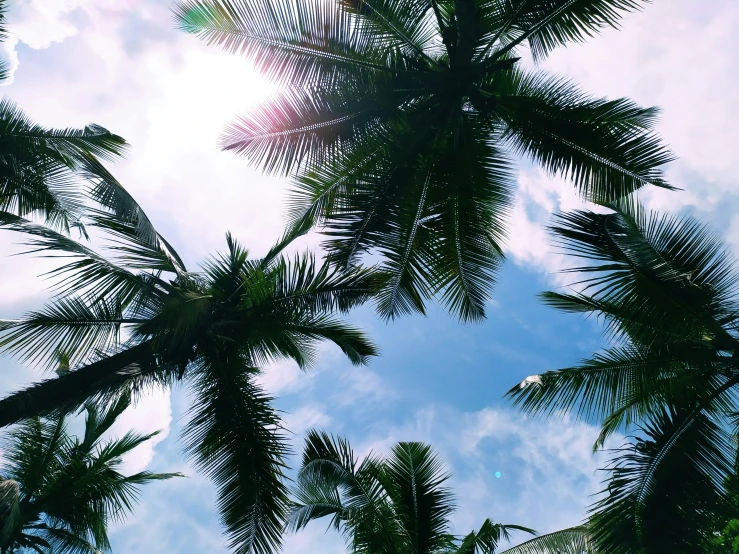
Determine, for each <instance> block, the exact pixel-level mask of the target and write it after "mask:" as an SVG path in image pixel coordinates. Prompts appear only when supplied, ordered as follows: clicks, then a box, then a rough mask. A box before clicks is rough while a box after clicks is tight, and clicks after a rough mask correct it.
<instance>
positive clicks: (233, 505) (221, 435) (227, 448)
mask: <svg viewBox="0 0 739 554" xmlns="http://www.w3.org/2000/svg"><path fill="white" fill-rule="evenodd" d="M191 375H192V378H191V380H190V386H191V387H192V392H193V394H194V396H195V399H194V402H193V404H192V407H191V409H190V420H189V421H188V423H187V424H186V426H185V429H184V431H183V438H184V441H185V452H186V453H187V455H188V456H190V457H191V458H193V460H194V463H195V466H196V467H197V468H198V470H199V471H202V472H203V474H204V475H205V476H207V477H208V478H210V479H212V480H213V482H214V484H215V485H216V488H217V490H218V502H217V505H218V510H219V512H220V514H221V519H222V521H223V524H224V526H225V527H226V530H227V532H228V536H229V539H230V546H231V548H233V549H234V551H235V552H239V553H244V554H246V553H251V552H254V553H256V554H266V553H268V552H272V551H273V549H275V548H277V547H279V545H280V543H281V541H282V529H283V525H284V523H283V522H284V520H285V517H286V515H287V510H288V497H287V489H286V486H285V484H284V477H283V469H284V467H285V464H284V457H285V455H286V454H287V452H288V449H287V444H286V441H285V438H284V436H283V434H282V432H281V424H280V418H279V417H278V415H277V413H276V412H275V410H274V409H273V408H272V407H271V405H270V404H271V400H272V399H271V398H270V397H269V396H267V395H266V394H265V393H264V392H263V391H262V390H261V388H260V387H259V386H258V385H257V384H255V382H254V370H252V369H249V368H248V367H245V366H244V365H243V363H242V361H241V359H240V356H239V354H238V352H237V351H235V350H233V351H231V352H229V353H226V352H223V353H221V354H220V355H219V357H218V358H211V359H207V360H203V361H202V362H201V365H200V367H199V369H198V371H197V372H193V373H192V374H191ZM195 375H197V376H195Z"/></svg>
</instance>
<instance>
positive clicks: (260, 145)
mask: <svg viewBox="0 0 739 554" xmlns="http://www.w3.org/2000/svg"><path fill="white" fill-rule="evenodd" d="M411 96H412V92H404V91H396V90H395V87H394V86H393V81H392V80H391V79H390V77H385V78H377V79H375V80H374V82H373V83H361V84H356V85H354V86H352V84H351V83H348V84H347V85H346V86H344V87H342V88H341V89H338V90H336V89H332V88H328V87H326V86H325V85H322V86H311V87H306V88H305V89H298V90H292V89H291V90H287V91H284V92H278V93H277V94H276V95H275V96H274V97H273V98H271V99H270V100H268V101H267V102H266V103H265V104H263V105H262V106H260V107H259V108H258V109H255V110H254V111H252V112H250V113H248V114H247V115H245V116H242V117H240V118H239V119H237V120H236V121H235V122H234V123H231V124H230V125H229V126H228V127H227V129H226V131H225V133H224V135H223V137H222V139H221V144H222V146H223V148H224V150H233V151H234V152H236V153H237V154H242V155H244V156H246V157H248V158H249V159H250V161H251V162H252V163H253V164H255V165H259V166H262V167H263V168H264V170H265V171H267V172H269V173H272V172H277V173H284V174H289V173H291V172H293V171H295V170H297V169H299V168H303V167H310V166H313V165H320V164H321V163H323V161H325V160H327V159H329V158H330V157H331V156H332V155H334V154H336V153H337V152H339V151H341V150H346V149H349V148H351V147H352V146H353V145H354V144H356V143H357V142H359V141H362V140H364V139H365V138H366V137H368V136H370V135H371V134H372V133H373V132H376V131H377V128H378V126H379V125H380V124H381V123H380V122H381V118H387V117H392V116H393V114H397V113H399V106H400V105H401V104H402V103H403V102H404V101H406V100H407V99H408V98H409V97H411Z"/></svg>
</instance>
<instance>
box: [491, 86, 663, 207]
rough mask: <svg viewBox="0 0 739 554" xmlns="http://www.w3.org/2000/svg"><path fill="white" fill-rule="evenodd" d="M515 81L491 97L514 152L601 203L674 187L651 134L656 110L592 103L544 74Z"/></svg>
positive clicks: (497, 88)
mask: <svg viewBox="0 0 739 554" xmlns="http://www.w3.org/2000/svg"><path fill="white" fill-rule="evenodd" d="M512 75H513V78H512V79H510V80H505V79H498V80H497V81H493V83H492V84H491V88H490V90H489V92H490V93H491V94H494V95H495V96H496V103H495V104H494V107H493V110H494V111H495V114H496V115H497V116H498V117H499V118H500V119H501V120H502V121H503V122H504V124H505V132H504V135H503V139H504V140H505V141H507V142H508V144H509V145H510V146H511V147H512V148H513V150H514V151H515V152H516V153H518V154H521V155H523V156H528V157H530V158H532V159H534V160H535V161H536V162H538V163H539V164H540V165H541V166H542V167H544V168H545V169H546V170H547V171H548V172H550V173H552V174H558V175H562V176H563V177H566V178H568V179H570V180H571V181H572V182H573V184H574V185H575V187H576V188H577V189H578V190H579V192H580V193H581V194H582V195H583V196H585V197H586V198H588V199H590V200H593V201H596V202H601V203H602V202H609V201H613V200H616V199H618V198H621V197H623V196H625V195H627V194H630V193H632V192H634V191H635V190H637V189H639V188H641V187H643V186H645V185H655V186H659V187H663V188H670V187H669V185H668V184H667V182H666V181H665V179H664V178H663V176H662V170H661V167H662V166H663V165H665V164H666V163H668V162H670V161H672V160H673V159H674V158H673V156H672V155H671V154H670V153H669V151H668V150H667V149H666V148H665V146H663V144H662V143H661V141H660V140H659V139H658V137H657V136H656V135H655V134H654V133H653V132H652V130H651V129H652V126H653V124H654V120H655V117H656V115H657V110H656V109H654V108H641V107H639V106H637V105H636V104H634V103H633V102H631V101H629V100H626V99H623V98H622V99H618V100H605V99H597V98H593V97H591V96H589V95H586V94H584V93H583V92H582V91H581V90H580V89H579V88H577V87H576V86H574V85H573V84H572V83H570V82H569V81H566V80H564V79H561V78H552V77H548V76H546V75H544V74H541V73H532V74H527V73H524V72H521V71H514V72H512Z"/></svg>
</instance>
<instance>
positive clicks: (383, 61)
mask: <svg viewBox="0 0 739 554" xmlns="http://www.w3.org/2000/svg"><path fill="white" fill-rule="evenodd" d="M643 3H644V2H642V1H640V0H453V1H452V0H303V1H300V2H293V1H291V0H281V1H279V2H268V3H265V2H262V1H259V0H178V3H177V5H176V8H175V14H176V18H177V20H178V22H179V25H180V27H181V28H182V29H183V30H185V31H187V32H190V33H194V34H197V35H198V36H200V37H201V38H203V39H205V40H206V41H208V42H209V43H212V44H218V45H221V46H222V47H223V48H225V49H226V50H228V51H230V52H239V53H243V54H245V55H246V56H247V57H248V58H249V60H250V61H251V62H252V63H253V64H254V65H255V66H256V67H257V68H258V69H260V70H261V71H262V72H263V73H264V74H265V75H266V76H267V77H269V78H272V79H273V80H275V81H276V82H277V83H278V85H280V86H281V87H282V91H281V92H280V93H279V94H277V95H276V96H275V97H274V98H273V99H272V100H270V101H269V102H267V103H266V104H265V105H264V106H262V107H261V108H260V109H259V110H257V111H255V112H253V113H250V114H248V115H246V116H245V117H242V118H241V119H239V120H238V121H236V122H235V123H233V124H232V125H231V126H230V127H229V128H228V130H227V132H226V133H225V135H224V138H223V146H224V148H225V149H227V150H233V151H234V152H237V153H239V154H243V155H244V156H246V157H247V158H248V159H249V160H250V161H251V162H253V163H254V164H257V165H260V166H261V167H263V168H264V170H266V171H268V172H278V173H285V174H287V173H295V174H296V175H297V179H296V181H295V190H294V196H293V198H292V203H291V210H290V214H291V222H292V223H293V224H297V225H301V226H302V225H303V224H304V223H305V222H306V221H307V222H309V223H310V224H314V225H319V226H323V227H324V228H325V234H326V235H327V236H328V237H329V238H328V239H327V241H326V242H325V243H324V246H325V247H326V248H327V250H328V252H329V255H330V260H331V261H332V263H335V264H338V265H340V266H350V265H353V264H355V263H358V262H359V261H360V259H361V258H362V256H364V255H365V254H369V255H375V256H377V255H379V257H380V258H381V260H382V269H383V270H384V271H386V272H387V273H388V274H389V277H390V278H389V279H388V280H387V283H386V285H385V287H384V288H383V289H382V291H381V292H380V296H379V303H378V311H379V313H380V314H381V315H382V316H384V317H386V318H394V317H396V316H399V315H401V314H404V313H408V312H412V311H420V312H423V311H424V305H425V301H426V300H428V299H430V298H431V297H433V296H437V297H439V298H440V299H441V301H442V302H443V303H444V304H445V305H446V306H447V307H448V308H449V310H450V311H451V312H454V313H456V314H457V315H458V316H459V317H460V318H461V319H462V320H477V319H480V318H482V317H484V314H485V303H486V301H487V300H488V299H489V298H490V294H491V289H492V285H493V282H494V275H495V272H496V270H497V268H498V266H499V265H500V262H501V260H502V248H503V246H502V245H503V241H504V239H505V236H506V216H507V214H508V212H509V210H510V208H511V201H512V194H513V190H514V187H515V174H514V172H513V166H512V160H513V159H514V158H515V157H516V156H517V155H521V156H526V157H528V158H530V159H531V160H533V161H535V162H537V163H539V164H540V165H541V166H542V167H544V168H545V169H546V170H547V171H548V172H550V173H552V174H556V175H562V176H565V177H568V178H569V179H570V180H571V181H572V183H573V184H574V186H575V187H576V188H577V189H578V191H579V192H580V193H581V194H582V195H583V196H584V197H585V198H588V199H598V200H601V201H604V200H611V199H615V198H619V197H621V196H623V195H625V194H628V193H630V192H632V191H634V190H636V189H638V188H640V187H642V186H644V185H647V184H653V185H657V186H660V187H667V186H668V185H667V183H666V182H665V180H664V179H663V177H662V173H661V169H660V166H662V165H663V164H665V163H666V162H668V161H669V160H670V159H671V156H670V154H669V153H668V152H667V150H666V149H665V148H664V147H663V146H662V145H661V144H660V142H659V140H658V139H657V138H656V137H655V135H654V134H653V133H652V127H653V124H654V121H655V116H656V114H657V110H656V109H654V108H646V109H645V108H641V107H639V106H637V105H636V104H634V103H633V102H631V101H629V100H627V99H623V98H622V99H617V100H605V99H602V98H594V97H592V96H589V95H587V94H586V93H584V92H583V91H582V90H581V89H579V88H578V87H577V86H576V85H575V84H573V83H572V82H570V81H567V80H566V79H562V78H558V77H552V76H548V75H545V74H543V73H541V72H532V71H529V70H526V69H523V68H521V67H520V64H518V61H519V59H520V58H519V56H520V52H519V51H520V49H521V48H523V47H524V46H525V45H528V46H529V49H530V51H531V54H532V55H533V57H534V60H536V61H538V60H541V59H543V58H545V57H546V56H547V55H548V54H549V52H550V51H551V50H553V49H554V48H556V47H557V46H560V45H566V44H568V43H571V42H582V41H584V40H585V39H587V38H588V37H590V36H592V35H594V34H596V33H598V32H599V31H600V30H601V29H602V28H604V27H615V26H617V24H618V22H619V20H620V18H621V16H622V14H623V13H625V12H629V11H633V10H637V9H639V7H640V6H641V5H642V4H643Z"/></svg>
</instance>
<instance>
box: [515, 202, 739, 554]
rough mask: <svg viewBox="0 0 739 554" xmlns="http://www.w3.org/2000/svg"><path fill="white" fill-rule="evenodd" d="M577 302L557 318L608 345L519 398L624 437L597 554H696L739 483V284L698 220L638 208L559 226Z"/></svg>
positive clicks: (529, 383) (597, 511)
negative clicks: (573, 260)
mask: <svg viewBox="0 0 739 554" xmlns="http://www.w3.org/2000/svg"><path fill="white" fill-rule="evenodd" d="M552 230H553V232H554V234H555V236H556V237H557V239H558V240H559V241H561V243H562V244H563V245H564V247H565V249H566V250H567V251H569V252H570V253H571V254H574V255H575V256H578V257H580V258H581V259H584V260H587V261H586V262H585V263H584V264H583V265H582V266H581V267H576V268H574V269H572V270H571V271H575V272H580V273H582V274H583V275H584V276H585V277H584V280H582V281H580V283H579V287H580V289H579V290H576V291H574V292H570V293H555V292H549V293H546V294H545V295H544V300H545V302H547V303H548V304H549V305H551V306H554V307H555V308H558V309H560V310H563V311H566V312H573V313H581V314H586V315H591V314H593V315H595V316H597V318H598V320H599V321H602V322H603V324H604V328H605V334H606V336H607V337H608V338H609V339H611V342H612V345H611V346H610V347H609V348H607V349H605V350H604V351H602V352H599V353H597V354H595V355H594V356H593V357H591V358H589V359H586V360H584V361H582V362H581V363H580V364H579V365H577V366H574V367H570V368H566V369H562V370H560V371H549V372H546V373H544V374H543V375H541V376H537V377H534V378H529V379H527V380H526V381H525V382H524V383H522V384H521V385H520V386H517V387H515V388H513V389H512V390H511V391H510V392H509V395H510V396H511V397H512V398H513V400H514V402H515V403H516V404H518V405H520V407H521V409H522V410H523V411H524V412H525V413H528V414H544V415H556V414H558V413H568V412H572V413H574V414H575V415H576V417H577V418H580V419H585V420H590V421H597V422H601V423H602V431H601V434H600V436H599V438H598V441H597V443H596V445H595V448H599V447H602V446H603V444H604V443H605V441H606V440H607V439H608V437H610V436H612V434H613V433H614V432H616V431H620V430H626V431H631V432H632V433H633V437H632V438H631V440H630V441H628V442H627V443H626V444H624V445H623V446H622V447H621V448H618V449H616V451H615V453H614V458H613V460H612V462H611V464H610V466H609V468H608V469H609V479H608V480H607V483H608V486H607V490H606V491H604V492H607V493H608V494H607V496H605V497H604V498H602V499H601V500H600V501H599V502H597V503H596V504H595V506H594V507H593V516H592V520H591V521H592V523H593V525H592V528H593V540H594V541H595V544H596V545H597V547H598V552H601V553H605V554H611V553H627V552H628V553H631V554H633V553H652V552H655V553H656V552H674V553H687V552H697V551H699V550H700V548H701V545H703V544H705V543H706V539H708V538H710V536H709V537H707V536H706V535H707V534H708V533H710V531H711V530H713V529H715V517H716V516H717V514H719V513H720V512H721V511H722V509H723V506H724V505H725V501H726V496H725V492H726V490H725V487H724V482H725V481H726V477H727V476H729V475H731V474H732V473H733V471H734V469H733V462H734V458H735V455H736V442H735V440H733V439H732V437H731V436H730V435H731V432H732V431H734V430H735V429H736V415H737V412H739V409H737V403H736V399H737V396H736V395H737V393H739V388H738V387H737V385H739V364H738V363H737V357H738V356H739V333H738V331H739V302H738V300H739V297H738V296H737V293H738V292H739V279H738V277H739V274H738V273H737V268H736V265H735V263H734V259H733V257H731V256H730V255H729V254H728V253H727V249H726V247H725V246H724V244H723V242H722V240H721V239H720V237H719V236H718V235H716V234H715V233H714V232H712V231H711V230H710V229H709V228H707V227H706V226H705V225H702V224H701V223H699V222H698V221H696V220H694V219H692V218H678V217H674V216H665V215H659V214H656V213H648V212H646V211H645V210H644V209H643V208H641V207H639V206H638V205H637V204H635V203H633V202H620V203H618V204H614V205H612V206H611V211H610V212H609V213H593V212H591V211H577V212H573V213H570V214H564V215H560V216H559V218H558V220H557V223H556V225H555V226H554V227H553V228H552Z"/></svg>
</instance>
